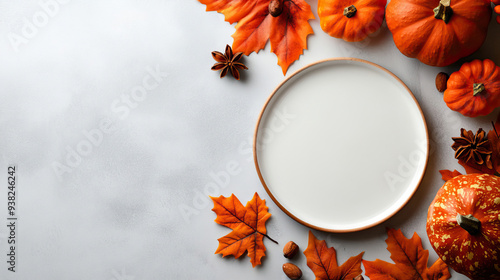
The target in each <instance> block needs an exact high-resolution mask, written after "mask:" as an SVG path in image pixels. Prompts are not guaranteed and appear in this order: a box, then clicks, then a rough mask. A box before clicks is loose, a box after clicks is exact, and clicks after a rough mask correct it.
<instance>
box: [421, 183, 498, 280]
mask: <svg viewBox="0 0 500 280" xmlns="http://www.w3.org/2000/svg"><path fill="white" fill-rule="evenodd" d="M427 236H428V237H429V241H430V243H431V245H432V247H433V248H434V250H435V251H436V253H437V254H438V256H439V257H440V258H441V259H442V260H443V261H444V262H445V263H446V264H447V265H449V266H450V267H452V268H453V269H454V270H456V271H457V272H459V273H462V274H465V275H467V276H468V277H470V278H471V279H474V280H493V279H500V177H497V176H494V175H489V174H469V175H461V176H457V177H454V178H452V179H450V180H448V181H447V182H446V183H445V184H444V185H443V187H441V189H439V191H438V193H437V194H436V197H435V198H434V200H433V201H432V203H431V205H430V207H429V212H428V214H427Z"/></svg>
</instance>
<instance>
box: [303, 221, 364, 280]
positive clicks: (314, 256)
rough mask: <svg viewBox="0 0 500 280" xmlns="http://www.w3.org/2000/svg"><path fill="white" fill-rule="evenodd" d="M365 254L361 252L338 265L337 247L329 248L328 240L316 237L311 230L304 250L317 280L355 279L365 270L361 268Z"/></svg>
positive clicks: (308, 264)
mask: <svg viewBox="0 0 500 280" xmlns="http://www.w3.org/2000/svg"><path fill="white" fill-rule="evenodd" d="M363 254H364V252H361V253H360V254H359V255H357V256H355V257H350V258H349V259H348V260H347V261H346V262H345V263H343V264H342V265H341V266H338V264H337V253H336V252H335V248H333V247H330V248H328V247H327V246H326V242H325V241H324V240H318V239H316V236H314V234H313V233H312V232H311V231H309V244H308V246H307V249H306V250H305V251H304V255H306V258H307V266H309V268H310V269H311V270H312V271H313V273H314V275H315V276H316V280H343V279H354V278H355V277H357V276H359V275H360V274H361V273H362V272H363V271H362V270H361V258H362V257H363Z"/></svg>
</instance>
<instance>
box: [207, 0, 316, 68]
mask: <svg viewBox="0 0 500 280" xmlns="http://www.w3.org/2000/svg"><path fill="white" fill-rule="evenodd" d="M199 1H200V2H201V3H202V4H205V5H206V6H207V9H206V10H207V11H217V12H219V13H222V14H224V16H225V20H226V21H227V22H229V23H231V24H233V23H234V22H238V24H237V25H236V32H235V33H234V34H233V35H232V37H233V38H234V42H233V51H235V52H243V53H244V54H245V55H249V54H250V53H252V52H259V51H260V50H261V49H263V48H264V47H265V46H266V43H267V41H268V40H270V41H271V51H272V52H273V53H275V54H276V56H277V57H278V64H279V65H280V66H281V69H282V71H283V74H285V73H286V71H287V69H288V67H289V66H290V64H292V63H293V62H294V61H295V60H297V59H298V58H299V56H300V55H301V54H302V53H303V50H304V49H307V36H308V35H309V34H313V30H312V28H311V26H310V25H309V22H308V21H309V20H310V19H314V15H313V13H312V11H311V6H309V4H307V3H306V2H305V1H304V0H284V1H283V11H282V12H281V14H280V15H279V16H277V17H273V16H272V15H271V14H269V3H270V1H269V0H199Z"/></svg>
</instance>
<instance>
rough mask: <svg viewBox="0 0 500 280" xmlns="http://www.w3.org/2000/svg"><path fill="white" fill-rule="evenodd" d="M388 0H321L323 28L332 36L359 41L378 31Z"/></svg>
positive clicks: (319, 11)
mask: <svg viewBox="0 0 500 280" xmlns="http://www.w3.org/2000/svg"><path fill="white" fill-rule="evenodd" d="M385 4H387V0H319V2H318V15H319V19H320V24H321V28H322V29H323V31H325V32H326V33H328V34H330V36H332V37H335V38H340V39H344V40H345V41H348V42H357V41H361V40H363V39H365V38H366V37H367V36H368V35H370V34H372V33H373V32H375V31H377V30H378V29H379V28H380V26H381V25H382V22H383V21H384V13H385Z"/></svg>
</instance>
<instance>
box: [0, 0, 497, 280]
mask: <svg viewBox="0 0 500 280" xmlns="http://www.w3.org/2000/svg"><path fill="white" fill-rule="evenodd" d="M307 2H308V3H309V4H310V5H311V6H312V9H313V12H314V14H315V16H316V18H317V11H316V10H317V1H312V0H308V1H307ZM43 3H58V4H57V5H56V6H54V5H52V6H50V5H49V7H48V9H49V12H50V14H47V11H46V9H47V7H46V8H45V10H44V8H43ZM34 23H36V24H38V26H39V27H37V26H36V25H34ZM310 23H311V25H312V28H313V29H314V31H315V34H314V35H312V36H310V37H309V39H308V46H309V49H308V50H306V51H305V52H304V55H303V56H301V57H300V60H299V61H297V62H295V63H294V64H293V65H292V67H291V68H290V69H289V71H288V75H290V74H291V73H293V72H294V71H295V70H297V69H299V68H300V67H302V66H305V65H307V64H309V63H311V62H314V61H317V60H319V59H325V58H330V57H344V56H352V57H357V58H363V59H367V60H370V61H373V62H375V63H378V64H380V65H381V66H383V67H386V68H387V69H389V70H391V71H392V72H394V73H395V74H396V75H398V76H399V77H400V78H401V79H402V80H403V81H404V82H405V83H406V84H407V85H408V86H409V87H410V89H411V90H412V91H413V93H414V95H415V96H416V98H417V99H418V101H419V102H420V105H421V107H422V110H423V111H424V114H425V116H426V118H427V122H428V126H429V132H430V136H431V142H432V144H433V145H432V149H431V152H432V154H431V157H430V161H429V165H428V169H427V174H426V176H425V178H424V180H423V183H422V184H421V186H420V188H419V190H418V191H417V193H416V194H415V196H414V197H413V198H412V199H411V201H410V202H409V203H408V205H407V206H406V207H404V208H403V209H402V210H401V211H400V212H399V213H398V214H396V215H395V216H394V217H393V218H391V219H389V220H388V221H386V222H384V223H383V224H381V225H379V226H377V227H375V228H372V229H368V230H365V231H362V232H358V233H350V234H329V233H323V232H317V231H315V234H316V235H317V236H318V238H321V239H326V240H327V242H328V245H329V246H334V247H335V248H336V249H337V253H338V258H339V262H340V263H342V262H344V261H345V260H346V259H347V258H348V257H349V256H351V255H354V254H358V253H359V252H360V251H366V253H365V255H364V259H366V260H374V259H376V258H381V259H384V260H389V253H388V252H387V251H386V249H385V248H386V244H385V242H384V240H385V238H386V233H385V228H386V227H394V228H401V229H402V230H403V232H404V233H405V234H406V235H407V236H408V237H409V236H411V235H412V234H413V232H415V231H416V232H417V233H418V234H419V235H420V236H421V237H422V239H423V242H424V247H425V248H426V249H430V250H431V257H430V259H431V261H432V262H433V261H434V260H435V259H436V255H435V253H434V252H433V251H432V249H431V247H430V244H429V242H428V240H427V237H426V234H425V221H426V214H427V207H428V205H429V203H430V202H431V200H432V198H433V197H434V194H435V192H436V191H437V189H438V188H439V187H440V186H441V185H442V183H443V182H442V180H441V178H440V175H439V173H438V170H439V169H455V168H457V169H459V170H462V169H461V167H460V166H459V165H458V164H457V163H456V160H454V158H453V150H452V149H451V148H450V145H451V137H452V136H458V135H459V129H460V127H465V128H467V129H472V130H474V131H475V130H477V128H479V127H480V126H482V127H483V128H485V130H489V129H490V124H489V122H490V121H491V120H494V119H495V118H496V114H497V113H498V111H496V112H495V113H494V114H492V115H490V116H488V117H484V118H477V119H469V118H465V117H463V116H461V115H459V114H457V113H455V112H452V111H450V110H449V109H448V108H447V107H446V105H445V104H444V102H443V101H442V94H440V93H438V92H437V91H436V90H435V87H434V77H435V75H436V74H437V73H438V72H440V71H443V70H444V71H448V72H451V71H452V70H456V69H458V67H459V65H460V63H457V64H454V65H452V66H451V67H447V68H436V67H430V66H426V65H424V64H422V63H420V62H418V61H417V60H415V59H409V58H407V57H405V56H403V55H402V54H401V53H400V52H399V51H398V50H397V49H396V47H395V46H394V42H393V40H392V36H391V34H390V32H389V31H388V30H387V28H386V27H385V26H384V27H383V28H382V29H381V31H380V32H379V33H378V34H377V36H376V37H370V38H368V39H367V40H366V41H364V42H362V43H358V44H356V43H354V44H353V43H347V42H344V41H342V40H338V39H335V38H331V37H329V36H328V35H327V34H326V33H324V32H323V31H322V30H321V28H320V26H319V20H318V19H315V20H312V21H311V22H310ZM30 27H31V28H30ZM233 32H234V26H231V25H229V24H228V23H226V22H224V20H223V16H222V15H221V14H217V13H215V12H210V13H207V12H205V6H204V5H202V4H200V3H199V2H197V1H195V0H146V1H139V0H106V1H102V0H101V1H97V0H88V1H77V0H73V1H69V0H66V1H65V2H64V3H63V1H62V0H61V1H60V2H54V0H52V1H50V0H41V1H39V0H33V1H28V0H22V1H21V0H20V1H8V0H1V1H0V92H1V97H2V98H1V100H0V151H1V156H2V158H1V168H0V170H1V173H0V174H1V175H0V186H3V187H2V188H0V279H30V280H31V279H56V280H57V279H103V280H132V279H135V280H141V279H144V280H145V279H235V278H237V279H286V278H285V276H284V274H283V273H282V271H281V265H282V264H283V263H284V262H285V259H284V258H283V257H282V253H281V249H282V245H284V244H285V243H286V242H287V241H289V240H294V241H295V242H297V243H298V244H299V246H300V247H301V250H303V249H305V247H306V245H307V232H308V230H309V229H308V228H306V227H304V226H301V225H300V224H298V223H297V222H295V221H293V220H292V219H290V218H289V217H288V216H286V215H285V214H284V213H283V212H281V210H280V209H279V208H278V207H277V206H276V205H275V204H274V203H273V202H272V201H271V200H270V199H269V197H268V196H267V194H266V193H265V191H264V189H263V187H262V186H261V184H260V182H259V180H258V177H257V175H256V172H255V169H254V165H253V162H252V159H251V149H250V148H251V144H250V143H251V138H252V136H253V130H254V125H255V123H256V120H257V117H258V115H259V112H260V110H261V107H262V106H263V104H264V102H265V100H266V99H267V97H268V95H269V94H270V93H271V91H272V90H273V89H274V87H275V86H276V85H277V84H278V83H280V82H281V81H282V79H283V74H282V72H281V69H280V67H278V66H277V65H276V62H277V60H276V56H275V55H274V54H272V53H271V52H270V46H269V44H268V45H267V46H266V48H265V49H264V50H262V51H261V52H260V53H259V54H252V55H250V56H249V57H246V58H245V61H244V62H245V63H246V64H247V65H248V67H249V68H250V70H248V71H245V72H244V73H243V78H242V81H235V80H234V79H232V78H231V77H229V78H225V79H222V80H220V79H219V78H218V74H217V73H215V72H213V71H211V70H210V67H211V66H212V64H213V63H214V61H213V59H212V57H211V55H210V52H211V51H213V50H220V51H222V50H223V49H224V46H225V45H226V44H231V43H232V38H231V34H232V33H233ZM499 32H500V26H499V25H498V24H496V23H494V22H493V20H492V23H491V25H490V30H489V34H488V38H487V40H486V43H485V45H484V46H483V47H482V48H481V49H480V50H479V51H478V52H477V53H476V54H475V55H474V56H473V57H474V58H481V59H484V58H491V59H493V60H494V61H495V62H496V63H497V64H500V53H499V51H498V50H499V49H500V36H498V35H499V34H500V33H499ZM470 59H471V58H467V59H466V60H470ZM464 61H465V60H464ZM148 69H149V70H148ZM151 71H153V72H154V71H159V72H161V73H162V75H161V76H157V77H156V80H155V79H150V77H151V74H150V72H151ZM148 77H149V78H148ZM144 79H146V80H147V81H148V82H149V83H150V84H155V86H152V85H150V87H149V90H147V91H146V94H145V95H144V98H143V100H142V101H139V102H135V101H131V102H129V103H126V102H128V101H127V100H126V98H127V96H130V94H131V93H132V91H134V90H137V89H138V88H137V87H138V86H141V85H142V84H143V82H144ZM360 81H362V78H361V77H360ZM355 113H356V112H353V114H355ZM348 118H349V116H346V120H348ZM101 123H103V124H106V123H107V125H109V126H110V128H111V130H112V131H108V132H109V133H102V138H99V137H97V138H96V141H95V143H94V144H92V145H90V146H85V145H86V144H85V143H90V142H86V141H87V140H86V139H87V136H85V134H86V133H95V132H96V129H99V128H100V126H101ZM353 129H355V124H353ZM363 141H365V143H368V142H369V137H368V138H367V139H364V140H363ZM82 143H84V144H82ZM79 147H80V149H83V150H85V148H87V150H85V151H87V152H86V154H85V155H83V156H81V157H80V159H79V160H78V158H76V157H75V156H74V154H73V152H72V151H75V150H77V149H78V148H79ZM235 163H236V164H238V166H239V169H238V172H237V174H236V175H231V176H230V179H229V182H228V184H227V185H225V186H220V187H218V192H217V194H216V195H220V194H222V195H225V196H228V195H230V194H231V193H234V194H236V195H237V196H238V197H239V198H240V200H241V201H242V202H243V203H246V201H248V200H250V199H251V197H252V195H253V193H254V192H256V191H257V192H259V194H260V195H261V197H262V198H265V199H266V200H267V205H268V206H269V208H270V210H269V211H270V213H272V214H273V217H272V218H271V219H270V220H269V221H268V223H267V227H268V233H269V235H270V236H272V237H274V238H275V239H277V240H278V241H279V242H280V245H275V244H274V243H272V242H269V241H268V240H266V241H265V245H266V246H267V249H268V250H267V256H266V257H265V259H263V263H264V264H263V265H262V266H261V267H259V268H252V267H251V264H250V262H249V259H248V258H246V257H245V258H241V259H238V260H235V259H233V258H232V257H228V258H225V259H222V258H221V257H220V255H214V254H213V253H214V251H215V249H216V248H217V238H219V237H221V236H223V235H225V234H226V233H228V232H229V231H230V230H229V229H226V228H224V227H222V226H219V225H217V224H215V223H214V222H213V220H214V219H215V214H214V213H213V212H212V211H210V209H211V208H212V203H211V202H210V201H208V199H207V197H206V195H204V194H203V192H204V189H205V186H206V185H207V184H210V183H217V182H216V181H215V179H214V178H213V176H211V173H214V174H217V173H219V174H220V172H225V170H226V167H227V165H228V164H235ZM10 164H14V165H16V166H17V169H18V172H17V176H18V177H17V181H18V187H17V191H18V192H17V195H18V208H19V209H18V212H17V213H18V217H19V220H18V228H17V231H18V233H17V242H18V246H17V264H16V269H17V272H16V273H11V272H9V271H7V263H6V260H7V256H6V254H7V244H6V237H7V227H6V226H5V225H4V223H5V224H6V216H7V215H6V212H7V211H6V205H7V202H6V195H7V189H6V186H7V178H6V177H7V174H6V173H7V172H6V170H7V166H9V165H10ZM58 164H61V165H63V164H64V165H65V166H67V169H64V171H60V172H56V171H55V169H54V166H56V165H58ZM374 164H376V163H374ZM361 168H370V166H361ZM58 173H59V174H58ZM61 173H62V174H61ZM216 191H217V190H216ZM353 203H356V202H355V201H353ZM359 207H363V205H359ZM186 209H189V210H190V212H189V215H184V216H183V215H182V214H181V212H183V211H184V212H185V211H186ZM295 262H296V263H297V264H298V265H299V266H300V267H301V268H302V270H303V272H304V278H303V279H314V276H313V274H312V272H311V271H310V270H309V269H308V268H307V267H306V261H305V257H304V256H303V255H302V256H300V257H299V258H297V259H296V260H295ZM453 279H465V278H464V277H460V276H457V275H455V274H454V276H453Z"/></svg>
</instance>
